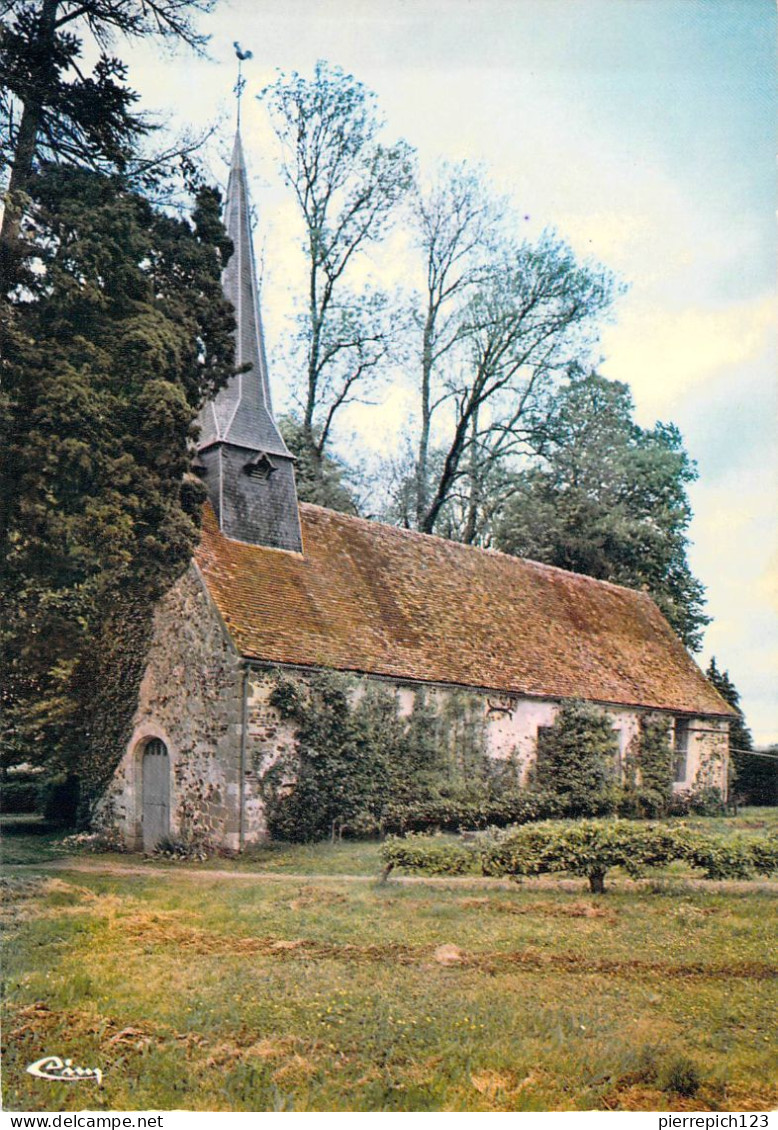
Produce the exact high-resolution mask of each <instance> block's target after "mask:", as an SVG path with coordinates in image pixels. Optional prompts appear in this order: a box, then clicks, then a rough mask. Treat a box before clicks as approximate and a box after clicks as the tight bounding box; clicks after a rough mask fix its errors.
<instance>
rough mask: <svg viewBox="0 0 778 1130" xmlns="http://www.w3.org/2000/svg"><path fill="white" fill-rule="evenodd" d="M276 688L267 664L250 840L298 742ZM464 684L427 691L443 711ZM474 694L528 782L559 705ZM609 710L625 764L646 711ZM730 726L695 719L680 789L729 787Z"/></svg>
mask: <svg viewBox="0 0 778 1130" xmlns="http://www.w3.org/2000/svg"><path fill="white" fill-rule="evenodd" d="M382 682H384V685H385V686H387V688H388V689H390V690H393V691H394V692H395V693H396V694H397V696H398V700H399V703H400V712H401V713H402V714H405V715H408V714H410V712H411V710H412V709H413V701H414V693H415V690H414V687H413V686H410V685H408V684H398V683H396V682H393V681H388V680H382ZM360 686H361V681H359V680H357V679H355V684H354V687H355V690H354V693H355V695H356V694H359V693H360ZM272 687H273V674H272V673H271V672H270V671H263V670H261V669H258V670H254V671H253V672H252V674H251V681H250V690H249V703H248V706H249V727H248V740H247V757H246V767H247V774H246V786H245V836H246V842H247V843H251V842H257V841H261V840H262V839H264V838H265V837H266V835H267V829H266V825H265V820H264V809H263V804H262V797H261V792H260V780H261V777H262V774H263V773H264V772H265V771H266V770H267V769H269V768H270V767H271V766H272V765H273V763H274V762H275V761H276V760H277V759H278V758H279V757H280V756H282V755H283V754H284V753H285V752H287V751H289V750H291V749H292V748H293V746H294V727H293V726H292V725H291V724H290V723H289V722H288V721H285V720H282V719H281V718H280V716H279V714H278V711H277V710H275V709H274V708H273V707H272V706H271V705H270V703H269V701H268V700H269V696H270V693H271V690H272ZM462 693H463V692H462V691H461V690H459V689H453V688H447V687H430V688H428V690H427V696H428V699H429V701H430V702H431V703H433V704H434V705H435V706H436V707H437V709H438V711H439V712H443V711H444V710H445V707H446V703H447V701H449V702H450V701H451V700H452V699H453V698H454V696H461V695H462ZM470 697H471V698H474V699H476V700H477V699H479V698H480V699H481V702H482V709H483V717H484V719H485V723H486V725H485V738H486V748H487V752H488V753H489V755H490V756H491V757H494V758H496V759H501V760H505V759H507V758H510V757H513V758H514V759H515V761H516V763H517V765H518V767H519V771H520V775H521V779H522V781H524V782H526V780H527V775H528V773H529V769H530V767H531V765H532V762H533V760H534V758H535V752H536V743H537V733H538V727H540V726H550V725H551V724H552V722H553V721H554V718H555V717H556V714H557V712H558V710H559V703H557V702H555V701H553V700H550V699H549V700H542V699H522V698H518V697H515V696H510V695H500V694H495V693H487V692H483V693H475V692H471V694H470ZM608 714H609V715H610V717H611V720H612V722H613V726H614V728H615V730H616V732H617V735H618V741H619V762H620V766H621V767H622V768H623V766H624V763H625V758H626V756H627V752H628V749H629V746H630V743H631V742H632V740H633V739H635V738H636V737H637V736H638V733H639V727H640V716H641V711H639V710H637V709H630V708H628V707H617V706H613V707H609V708H608ZM666 717H667V724H668V730H670V728H671V727H672V725H673V720H674V719H673V715H671V714H669V713H668V714H667V715H666ZM726 761H727V725H726V723H725V722H717V721H712V720H711V719H705V718H692V719H690V720H689V742H688V753H687V762H686V775H685V777H684V779H683V780H682V781H680V782H677V783H676V784H675V786H674V787H675V789H676V790H682V789H690V788H698V787H702V786H706V785H712V786H715V787H717V788H720V789H721V790H722V792H724V793H725V792H726Z"/></svg>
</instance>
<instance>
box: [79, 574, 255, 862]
mask: <svg viewBox="0 0 778 1130" xmlns="http://www.w3.org/2000/svg"><path fill="white" fill-rule="evenodd" d="M241 731H242V665H241V661H240V658H239V656H238V655H237V654H236V652H235V649H234V647H233V646H232V643H231V641H230V639H229V636H228V635H227V632H226V630H225V628H224V625H223V623H222V621H221V618H220V616H219V614H218V612H217V611H216V609H215V608H214V605H213V603H212V601H211V599H210V597H209V596H208V594H207V592H206V590H205V587H204V585H203V583H202V581H201V579H200V576H199V573H198V572H197V569H196V567H195V566H191V567H190V568H189V569H188V570H187V572H186V573H185V574H184V575H183V577H181V579H180V580H179V581H178V582H177V583H176V584H175V585H174V587H173V588H172V589H171V590H170V592H169V593H168V594H167V595H166V596H165V597H164V598H163V599H162V600H161V601H160V603H159V605H158V607H157V611H156V613H155V617H154V632H153V638H152V643H151V648H150V652H149V661H148V666H147V668H146V673H145V675H144V678H143V682H142V684H141V689H140V699H139V704H138V709H137V711H136V714H135V718H134V721H133V734H132V738H131V740H130V742H129V744H128V746H127V749H126V751H125V753H124V756H123V758H122V761H121V763H120V765H119V767H118V769H117V771H116V774H115V776H114V779H113V782H112V784H111V786H110V788H109V790H108V792H107V793H106V795H105V797H104V798H103V801H102V803H101V806H100V810H99V812H98V816H97V825H98V826H100V824H102V825H103V826H111V827H114V828H116V830H117V831H118V832H119V834H120V835H121V837H122V839H123V840H124V842H125V843H126V844H127V846H128V847H129V848H131V849H132V850H140V849H141V848H142V846H143V825H142V791H143V790H142V779H143V778H142V772H143V771H142V762H143V750H144V747H145V745H146V744H147V743H148V742H149V741H150V740H151V739H152V738H160V739H161V740H162V741H163V742H164V743H165V745H166V746H167V749H168V755H169V757H170V766H171V788H170V833H171V838H173V839H189V840H195V841H197V840H201V841H207V842H209V843H211V844H214V845H220V846H223V847H228V848H232V849H235V850H237V848H238V847H239V837H240V829H239V826H238V813H239V810H240V757H241Z"/></svg>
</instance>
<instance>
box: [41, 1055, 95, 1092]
mask: <svg viewBox="0 0 778 1130" xmlns="http://www.w3.org/2000/svg"><path fill="white" fill-rule="evenodd" d="M27 1074H28V1075H35V1076H37V1078H38V1079H50V1080H52V1081H55V1082H57V1083H78V1082H79V1081H80V1080H82V1079H94V1081H95V1082H96V1083H97V1085H98V1086H101V1085H102V1082H103V1073H102V1071H101V1070H100V1068H99V1067H74V1066H73V1060H72V1059H62V1058H61V1057H60V1056H58V1055H45V1056H44V1057H43V1059H38V1060H36V1061H35V1063H31V1064H30V1066H29V1067H28V1068H27Z"/></svg>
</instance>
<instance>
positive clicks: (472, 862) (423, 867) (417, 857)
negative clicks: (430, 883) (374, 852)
mask: <svg viewBox="0 0 778 1130" xmlns="http://www.w3.org/2000/svg"><path fill="white" fill-rule="evenodd" d="M381 858H382V860H383V862H384V864H385V867H384V877H386V876H387V875H388V874H389V872H390V871H391V870H392V869H393V868H395V867H403V868H404V869H405V870H406V871H423V872H424V873H425V874H427V875H467V874H474V873H475V874H477V873H478V872H480V870H481V851H480V848H479V846H478V844H477V843H464V842H463V843H452V841H451V840H449V839H445V838H444V837H443V836H423V835H414V834H411V835H409V836H403V837H402V838H401V839H400V838H397V837H395V836H390V837H389V838H388V839H387V840H386V841H385V843H384V844H382V846H381Z"/></svg>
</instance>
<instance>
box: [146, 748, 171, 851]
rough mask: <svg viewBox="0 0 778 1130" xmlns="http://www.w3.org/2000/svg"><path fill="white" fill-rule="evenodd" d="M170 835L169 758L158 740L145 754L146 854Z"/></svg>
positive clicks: (165, 749)
mask: <svg viewBox="0 0 778 1130" xmlns="http://www.w3.org/2000/svg"><path fill="white" fill-rule="evenodd" d="M169 835H170V758H169V757H168V752H167V747H166V745H165V743H164V742H162V741H160V740H159V738H152V740H151V741H150V742H149V744H148V745H147V746H146V748H145V750H144V751H143V850H144V851H149V852H150V851H153V850H154V848H155V847H156V846H157V844H158V843H159V841H160V840H164V839H166V838H167V837H168V836H169Z"/></svg>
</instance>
